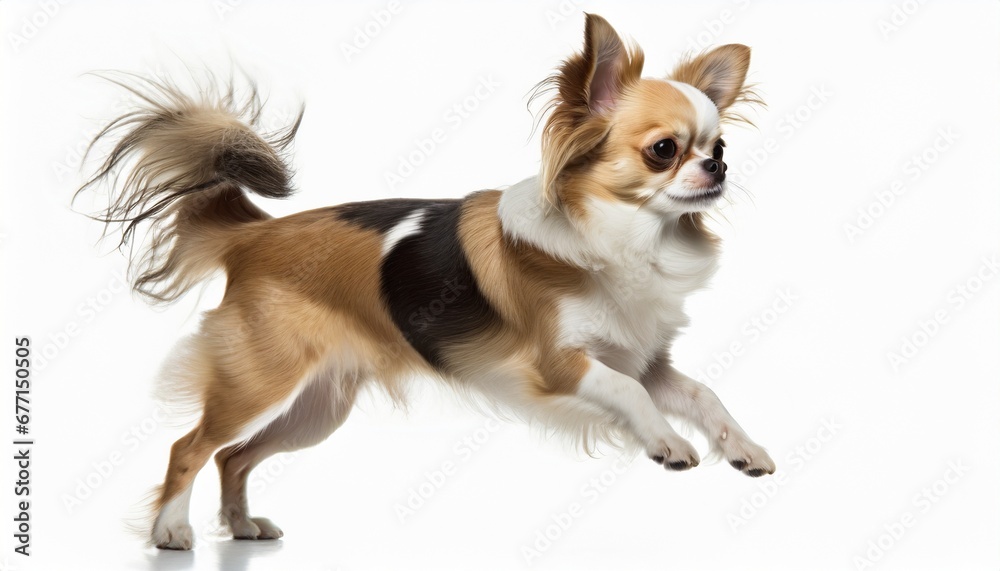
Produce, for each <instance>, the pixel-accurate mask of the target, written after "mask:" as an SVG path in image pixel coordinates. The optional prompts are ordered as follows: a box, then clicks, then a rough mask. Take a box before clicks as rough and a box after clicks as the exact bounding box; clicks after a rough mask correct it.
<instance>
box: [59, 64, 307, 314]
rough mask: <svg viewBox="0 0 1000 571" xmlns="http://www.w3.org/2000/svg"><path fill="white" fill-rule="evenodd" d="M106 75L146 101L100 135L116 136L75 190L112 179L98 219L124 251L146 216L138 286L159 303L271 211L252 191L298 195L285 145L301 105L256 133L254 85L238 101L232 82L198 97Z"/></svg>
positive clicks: (136, 268) (136, 255)
mask: <svg viewBox="0 0 1000 571" xmlns="http://www.w3.org/2000/svg"><path fill="white" fill-rule="evenodd" d="M104 77H105V79H108V80H109V81H111V82H113V83H115V84H118V85H120V86H122V87H124V88H125V89H127V90H129V91H131V92H132V93H133V94H134V95H135V96H137V97H138V98H139V99H140V100H141V101H142V105H141V107H140V108H138V109H136V110H134V111H131V112H129V113H126V114H124V115H122V116H121V117H118V118H117V119H115V120H114V121H112V122H111V123H110V124H109V125H108V126H107V127H105V128H104V129H103V130H102V131H101V132H100V133H98V135H97V136H96V137H95V138H94V141H93V142H92V143H91V145H90V146H91V149H92V148H93V147H94V144H95V143H97V142H98V141H99V140H101V139H103V138H106V137H112V138H115V139H116V143H115V146H114V148H113V149H112V150H111V152H110V154H109V155H108V157H107V158H106V159H105V161H104V163H103V164H102V165H101V167H100V169H99V170H98V171H97V173H96V174H95V175H94V176H93V178H91V179H90V180H88V181H87V182H86V183H85V184H84V185H83V186H82V187H81V188H80V189H79V190H78V191H77V193H76V196H79V194H80V193H81V192H83V191H85V190H87V189H88V188H91V187H94V186H96V185H98V184H99V183H102V182H108V183H110V185H111V196H110V199H109V205H108V207H107V209H105V210H104V211H102V212H101V213H99V214H98V215H96V216H94V218H95V219H96V220H99V221H102V222H104V223H105V224H106V228H105V230H106V232H107V230H108V229H110V228H112V227H115V228H119V229H120V230H121V234H122V237H121V242H120V243H119V248H123V247H124V246H126V245H128V244H130V243H132V242H134V240H135V232H136V229H137V228H138V227H140V226H141V225H143V224H144V223H149V226H148V229H149V235H150V236H149V238H150V239H149V242H148V245H146V246H145V247H143V246H141V245H140V246H138V247H136V245H135V244H134V243H133V244H132V255H131V263H130V267H129V270H130V271H129V273H130V275H131V276H132V278H133V286H132V287H133V289H135V290H136V291H137V292H139V293H141V294H143V295H144V296H145V297H146V298H147V299H148V300H150V301H151V302H153V303H156V302H159V303H168V302H171V301H173V300H175V299H177V298H178V297H180V296H181V295H183V294H184V293H186V292H187V291H188V290H190V289H191V288H192V287H193V286H195V285H196V284H197V283H198V282H200V281H202V280H204V279H206V278H208V277H209V276H211V275H212V274H213V273H214V272H216V271H217V270H218V269H219V268H221V267H222V265H223V260H224V259H225V255H226V252H227V249H228V245H229V243H230V239H231V237H232V236H233V230H234V229H236V228H238V227H239V226H242V225H244V224H246V223H249V222H253V221H257V220H266V219H268V218H270V216H269V215H268V214H267V213H265V212H264V211H262V210H261V209H260V208H258V207H257V206H255V205H254V204H253V203H252V202H250V200H249V198H247V196H246V194H245V193H246V192H248V191H249V192H253V193H256V194H259V195H261V196H265V197H268V198H285V197H287V196H289V195H290V194H291V193H292V188H291V184H290V178H291V171H290V170H289V168H288V166H287V165H286V164H285V162H284V160H283V157H282V152H283V151H284V150H285V149H286V147H287V146H288V145H289V144H290V143H291V142H292V139H293V137H294V136H295V132H296V131H297V130H298V127H299V124H300V122H301V121H302V110H300V111H299V114H298V116H297V118H296V120H295V121H294V122H293V123H292V124H291V125H289V126H288V127H286V128H284V129H281V130H280V131H277V132H274V133H270V134H258V132H257V131H256V130H255V127H257V126H258V125H259V122H260V118H261V113H262V107H263V104H262V102H261V99H260V96H259V95H258V92H257V89H256V87H255V86H254V85H253V84H252V83H251V84H250V85H249V86H248V89H247V94H246V95H245V100H244V101H243V102H237V97H236V93H235V88H234V87H233V85H232V82H230V84H229V86H228V87H227V88H226V89H225V90H223V91H218V90H206V91H204V92H203V93H202V94H201V95H200V96H199V97H197V98H194V97H191V96H189V95H185V94H184V93H182V92H181V91H180V90H179V89H178V88H177V87H176V86H173V85H170V84H166V83H162V82H158V81H154V80H149V79H143V78H139V77H137V76H128V77H126V78H125V79H122V78H120V77H119V76H110V77H109V76H104ZM89 152H90V149H88V153H89ZM74 198H75V197H74Z"/></svg>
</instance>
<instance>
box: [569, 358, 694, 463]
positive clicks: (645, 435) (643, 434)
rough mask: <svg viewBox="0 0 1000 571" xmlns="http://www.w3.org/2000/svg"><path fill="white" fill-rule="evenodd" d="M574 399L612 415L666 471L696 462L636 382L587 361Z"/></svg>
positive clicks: (606, 367) (592, 361) (692, 448)
mask: <svg viewBox="0 0 1000 571" xmlns="http://www.w3.org/2000/svg"><path fill="white" fill-rule="evenodd" d="M576 394H577V396H579V397H581V398H583V399H584V400H586V401H588V402H590V403H592V404H595V405H597V406H599V407H600V408H602V409H604V410H606V411H608V412H610V413H611V414H613V415H615V416H616V417H617V418H618V419H619V420H620V421H621V422H622V423H623V425H624V428H625V429H626V430H628V431H629V432H630V433H632V435H633V436H635V438H636V439H638V440H639V442H641V443H642V444H643V445H644V446H645V448H646V454H647V455H648V456H649V457H650V458H652V459H653V460H654V461H656V462H658V463H660V464H663V465H664V466H665V467H666V468H668V469H670V470H687V469H688V468H693V467H694V466H697V465H698V463H699V458H698V452H697V451H696V450H695V449H694V447H693V446H692V445H691V443H690V442H688V441H687V440H685V439H684V438H682V437H681V436H680V435H679V434H677V432H675V431H674V429H673V427H671V426H670V423H668V422H667V420H666V419H665V418H663V415H662V414H660V411H659V410H658V409H657V407H656V405H655V404H654V403H653V401H652V400H651V399H650V395H649V393H648V392H646V390H644V389H643V388H642V385H641V384H640V383H639V381H637V380H635V379H633V378H632V377H629V376H628V375H624V374H622V373H619V372H618V371H615V370H614V369H612V368H610V367H608V366H606V365H605V364H603V363H601V362H600V361H597V360H596V359H588V363H587V370H586V372H585V373H584V375H583V376H582V377H581V378H580V379H579V383H578V384H577V387H576Z"/></svg>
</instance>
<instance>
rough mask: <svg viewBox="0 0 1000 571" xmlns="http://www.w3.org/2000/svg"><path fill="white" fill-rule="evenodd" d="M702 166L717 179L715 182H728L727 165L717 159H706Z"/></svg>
mask: <svg viewBox="0 0 1000 571" xmlns="http://www.w3.org/2000/svg"><path fill="white" fill-rule="evenodd" d="M701 166H702V168H704V169H705V171H707V172H708V173H709V174H711V175H712V176H713V177H714V178H715V182H722V181H724V180H726V168H727V165H726V163H724V162H722V161H717V160H715V159H705V160H703V161H702V162H701Z"/></svg>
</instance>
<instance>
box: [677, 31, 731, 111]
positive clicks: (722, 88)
mask: <svg viewBox="0 0 1000 571" xmlns="http://www.w3.org/2000/svg"><path fill="white" fill-rule="evenodd" d="M749 67H750V48H748V47H746V46H744V45H740V44H729V45H725V46H720V47H717V48H715V49H714V50H712V51H710V52H706V53H703V54H701V55H699V56H698V57H696V58H694V59H691V60H688V61H685V62H681V63H680V64H679V65H678V66H677V67H676V68H675V69H674V71H673V73H671V74H670V79H672V80H674V81H680V82H683V83H687V84H690V85H693V86H695V87H697V88H698V89H699V90H701V92H702V93H704V94H705V95H707V96H708V98H709V99H711V100H712V102H713V103H715V106H716V107H718V108H719V111H723V110H725V109H726V108H727V107H729V106H730V105H732V104H733V102H734V101H736V98H737V97H739V95H740V92H741V91H742V90H743V83H744V82H745V81H746V78H747V69H749Z"/></svg>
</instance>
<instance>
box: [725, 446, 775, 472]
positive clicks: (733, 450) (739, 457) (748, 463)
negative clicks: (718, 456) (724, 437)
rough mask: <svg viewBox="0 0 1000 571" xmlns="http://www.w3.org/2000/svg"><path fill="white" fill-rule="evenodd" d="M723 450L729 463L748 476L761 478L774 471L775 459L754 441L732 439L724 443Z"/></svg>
mask: <svg viewBox="0 0 1000 571" xmlns="http://www.w3.org/2000/svg"><path fill="white" fill-rule="evenodd" d="M723 451H724V454H725V456H726V460H727V461H728V462H729V465H730V466H732V467H733V468H736V469H737V470H739V471H740V472H743V473H744V474H746V475H747V476H750V477H752V478H759V477H760V476H763V475H764V474H773V473H774V470H775V465H774V460H772V459H771V457H770V456H769V455H768V454H767V451H766V450H764V449H763V448H761V447H760V446H759V445H757V444H754V443H753V442H750V441H743V442H739V441H737V440H731V441H729V442H728V443H726V444H724V445H723Z"/></svg>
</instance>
